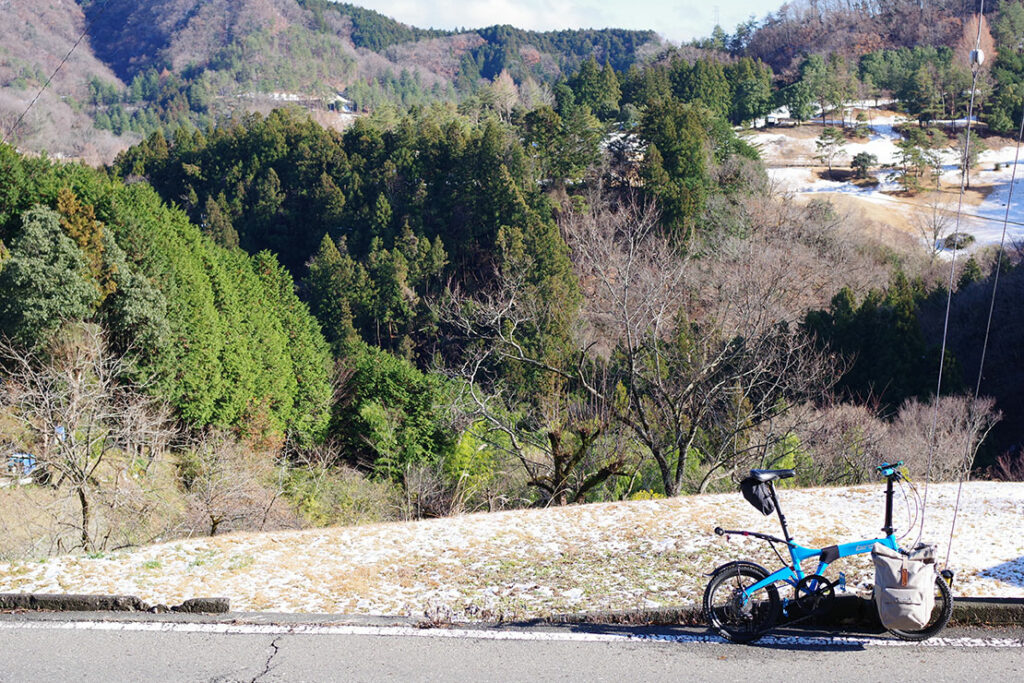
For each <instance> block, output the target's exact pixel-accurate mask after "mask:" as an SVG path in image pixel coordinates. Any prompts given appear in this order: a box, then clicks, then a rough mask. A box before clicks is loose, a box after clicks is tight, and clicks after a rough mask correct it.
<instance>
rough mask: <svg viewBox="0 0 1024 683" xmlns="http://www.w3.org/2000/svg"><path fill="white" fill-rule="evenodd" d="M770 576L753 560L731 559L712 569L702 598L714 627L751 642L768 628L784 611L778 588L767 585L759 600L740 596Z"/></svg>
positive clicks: (729, 637)
mask: <svg viewBox="0 0 1024 683" xmlns="http://www.w3.org/2000/svg"><path fill="white" fill-rule="evenodd" d="M767 576H768V571H767V570H766V569H765V568H764V567H762V566H760V565H758V564H754V563H753V562H730V563H729V564H724V565H722V566H721V567H719V568H718V569H716V570H715V571H714V572H712V574H711V580H710V581H708V585H707V588H705V589H704V600H703V607H704V618H705V619H706V620H707V622H708V625H709V626H710V627H711V628H712V630H714V631H715V632H716V633H718V635H720V636H722V637H723V638H725V639H726V640H729V641H732V642H734V643H752V642H754V641H755V640H757V639H758V638H760V637H761V636H762V635H764V634H765V633H766V632H767V631H769V630H770V629H771V628H772V627H773V626H774V625H775V623H776V622H777V621H778V620H779V614H780V613H781V611H782V603H781V601H780V600H779V590H778V588H776V587H775V586H774V585H772V586H767V587H766V588H765V589H764V598H762V599H760V600H757V599H753V598H752V599H750V600H747V601H745V602H742V601H740V599H739V598H740V594H741V591H742V590H743V589H745V588H747V587H748V586H752V585H754V584H755V583H757V582H758V581H761V580H762V579H764V578H765V577H767ZM758 595H761V591H758Z"/></svg>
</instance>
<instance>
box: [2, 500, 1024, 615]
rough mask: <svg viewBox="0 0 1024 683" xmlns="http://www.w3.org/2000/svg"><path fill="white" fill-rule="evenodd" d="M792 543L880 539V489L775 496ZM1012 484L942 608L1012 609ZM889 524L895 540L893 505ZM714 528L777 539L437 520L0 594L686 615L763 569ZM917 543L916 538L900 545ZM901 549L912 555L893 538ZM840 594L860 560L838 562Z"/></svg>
mask: <svg viewBox="0 0 1024 683" xmlns="http://www.w3.org/2000/svg"><path fill="white" fill-rule="evenodd" d="M955 497H956V485H955V484H933V485H932V486H931V489H930V491H929V494H928V514H927V518H926V524H925V534H924V538H925V539H926V540H930V541H933V542H937V543H938V544H939V546H940V557H945V552H946V541H947V539H948V537H949V530H950V521H951V518H952V510H953V503H954V500H955ZM782 501H783V506H784V510H785V511H786V514H787V517H788V518H789V520H790V524H791V526H792V529H793V532H794V535H795V537H796V539H797V540H798V542H801V543H802V544H804V545H808V546H817V547H822V546H825V545H829V544H832V543H836V542H844V541H853V540H858V539H863V538H866V537H871V536H874V535H877V534H879V527H880V526H881V524H882V510H883V502H884V492H883V488H882V486H881V485H871V486H857V487H852V488H824V489H807V490H785V491H783V492H782ZM1022 520H1024V484H1012V483H995V482H971V483H969V484H967V485H966V486H965V488H964V496H963V502H962V504H961V509H960V516H959V519H958V522H957V534H956V537H955V541H954V544H953V553H952V557H951V559H950V566H951V567H952V568H953V569H954V570H956V572H957V578H956V581H955V582H954V593H955V594H957V595H965V596H1015V597H1022V596H1024V534H1022V533H1021V531H1020V527H1021V522H1022ZM895 523H896V525H897V526H899V527H902V528H904V529H906V528H908V527H909V523H908V514H907V508H906V507H905V506H903V505H902V501H901V499H900V498H899V496H897V505H896V510H895ZM715 526H722V527H725V528H748V529H754V530H760V531H765V532H768V533H778V530H777V528H776V521H775V518H774V516H773V517H763V516H761V515H760V514H759V513H758V512H756V511H755V510H754V509H753V508H752V507H750V506H749V505H748V504H747V503H746V502H745V501H744V500H743V499H742V497H741V496H740V495H739V494H738V493H733V494H717V495H707V496H694V497H684V498H674V499H666V500H650V501H634V502H624V503H603V504H595V505H578V506H570V507H563V508H553V509H548V510H519V511H509V512H499V513H491V514H474V515H466V516H462V517H454V518H448V519H436V520H424V521H418V522H409V523H394V524H380V525H372V526H362V527H343V528H332V529H315V530H306V531H291V532H273V533H263V534H231V535H225V536H217V537H214V538H199V539H192V540H185V541H177V542H172V543H166V544H162V545H155V546H150V547H146V548H140V549H138V550H134V551H130V552H117V553H113V554H109V555H94V556H91V557H87V556H82V555H75V556H63V557H58V558H54V559H51V560H48V561H44V562H18V563H12V564H0V592H9V591H24V592H74V593H116V594H123V593H128V594H134V595H138V596H139V597H141V598H142V599H143V600H145V601H147V602H150V603H161V602H162V603H166V604H177V603H180V602H182V601H183V600H185V599H187V598H190V597H197V596H224V597H229V598H230V599H231V605H232V609H235V610H243V611H282V612H312V613H317V612H321V613H322V612H330V613H349V614H377V615H406V616H414V617H420V616H423V615H424V614H428V615H430V616H432V617H433V618H445V619H454V620H474V619H495V618H513V617H514V618H529V617H536V616H542V615H547V614H552V613H559V612H565V611H584V610H597V609H631V608H637V607H657V606H664V607H672V606H687V605H694V604H696V603H699V601H700V599H701V595H702V592H703V589H704V585H705V583H706V581H707V577H706V576H704V574H705V573H706V572H709V571H710V570H712V569H713V568H714V567H716V566H718V565H719V564H721V563H723V562H726V561H728V560H731V559H736V558H743V557H753V558H756V559H757V560H758V561H760V562H761V563H762V564H764V565H765V566H775V565H777V564H778V560H776V559H774V557H773V556H772V555H771V553H770V551H768V550H767V548H765V547H763V544H761V543H759V542H755V541H750V540H745V539H743V538H742V537H733V538H732V540H731V541H726V540H725V539H722V538H720V537H718V536H715V535H714V534H713V533H712V530H713V529H714V527H715ZM914 536H916V534H914ZM907 542H909V543H912V539H911V538H908V539H907ZM834 567H835V569H834V570H830V571H829V573H830V574H832V578H836V576H837V575H836V574H835V573H834V572H838V571H843V572H844V573H845V575H846V579H847V585H848V587H849V588H850V589H852V590H858V591H863V590H865V588H866V586H867V584H869V583H870V582H871V580H872V572H871V569H870V559H869V558H868V556H867V555H860V556H857V557H853V558H847V559H844V560H840V561H839V562H838V563H836V564H835V565H834Z"/></svg>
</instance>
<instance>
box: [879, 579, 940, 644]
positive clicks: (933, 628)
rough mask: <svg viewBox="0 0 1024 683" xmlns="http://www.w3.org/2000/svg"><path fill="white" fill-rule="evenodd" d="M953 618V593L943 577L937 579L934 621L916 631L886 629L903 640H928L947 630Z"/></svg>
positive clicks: (933, 612)
mask: <svg viewBox="0 0 1024 683" xmlns="http://www.w3.org/2000/svg"><path fill="white" fill-rule="evenodd" d="M952 616H953V593H952V591H950V590H949V586H948V585H947V584H946V580H945V579H944V578H942V575H938V576H936V577H935V607H933V608H932V619H931V621H929V622H928V625H927V626H925V627H924V628H922V629H919V630H916V631H904V630H901V629H895V628H890V629H886V630H887V631H889V633H891V634H893V635H894V636H896V637H897V638H902V639H903V640H927V639H928V638H931V637H932V636H934V635H935V634H937V633H939V632H940V631H941V630H942V629H944V628H946V624H948V623H949V619H950V617H952Z"/></svg>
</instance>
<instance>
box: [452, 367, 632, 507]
mask: <svg viewBox="0 0 1024 683" xmlns="http://www.w3.org/2000/svg"><path fill="white" fill-rule="evenodd" d="M492 348H495V347H492ZM489 355H490V354H488V353H483V354H480V353H478V354H477V355H475V356H474V357H473V358H472V359H471V360H469V361H467V362H466V363H464V364H463V366H462V367H461V369H460V371H459V373H458V374H459V377H460V379H461V380H462V381H463V384H462V386H463V392H462V396H461V400H460V403H461V411H462V412H463V414H465V415H466V416H467V417H468V418H469V419H471V420H473V421H478V422H481V423H482V424H483V425H484V426H485V428H484V429H483V430H482V431H481V438H482V439H484V440H485V441H486V443H487V444H488V445H489V446H490V447H491V448H493V449H495V450H497V451H500V452H503V453H505V454H507V455H508V456H511V457H512V458H514V459H515V460H516V461H517V462H519V463H520V465H521V467H522V471H523V472H524V473H525V474H526V484H527V485H528V486H530V487H533V488H534V489H536V490H537V491H538V492H539V493H540V499H539V503H540V504H542V505H566V504H568V503H576V502H579V501H581V500H583V499H584V497H585V496H586V495H587V494H588V493H590V492H591V491H593V490H594V489H596V488H598V487H599V486H601V485H602V484H604V483H605V482H607V481H608V480H609V479H611V478H614V477H618V476H625V474H626V472H627V471H628V469H629V467H630V465H631V464H632V463H631V459H630V458H629V453H628V449H627V448H625V447H623V444H622V443H621V440H620V439H619V438H618V437H619V436H620V434H619V433H618V432H617V431H616V430H615V429H613V422H614V418H613V415H612V414H611V411H610V410H609V408H608V406H607V404H606V402H605V401H604V395H603V392H594V391H584V392H583V396H575V397H574V396H567V395H564V394H563V395H559V396H556V397H552V398H549V399H547V400H545V401H544V402H543V405H541V406H533V405H520V406H516V407H512V406H509V405H507V404H506V402H505V398H506V396H505V392H503V391H502V387H501V386H500V385H497V386H496V385H493V384H491V385H490V390H489V391H488V390H487V389H485V386H486V384H487V383H486V382H483V381H481V380H482V378H481V375H482V374H483V372H484V368H485V366H486V362H487V360H488V356H489ZM524 355H525V354H524ZM552 372H554V373H556V374H559V375H561V376H563V377H565V378H567V379H570V380H571V383H572V385H574V386H575V387H576V388H579V381H580V380H579V377H580V374H579V373H583V372H585V370H584V369H583V368H577V369H576V372H577V375H576V376H573V375H572V374H570V373H565V372H564V371H563V370H562V369H560V368H552ZM509 393H511V392H509Z"/></svg>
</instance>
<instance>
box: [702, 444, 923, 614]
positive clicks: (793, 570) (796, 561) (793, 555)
mask: <svg viewBox="0 0 1024 683" xmlns="http://www.w3.org/2000/svg"><path fill="white" fill-rule="evenodd" d="M902 464H903V462H902V461H901V462H898V463H896V464H894V465H890V464H888V463H886V464H884V465H882V466H881V467H879V468H878V469H879V471H880V472H881V473H882V475H883V476H885V478H886V488H885V526H883V527H882V531H884V532H885V534H886V535H885V536H882V537H880V538H872V539H868V540H861V541H853V542H850V543H843V544H841V545H830V546H828V547H826V548H805V547H804V546H802V545H797V544H796V543H794V542H793V538H792V537H791V536H790V534H789V526H788V525H787V524H786V516H785V515H784V514H783V513H782V507H781V506H780V505H779V499H778V496H777V495H776V493H775V486H774V485H773V484H772V483H771V482H768V483H769V487H770V488H769V490H770V491H771V497H772V502H773V503H774V504H775V510H776V512H777V513H778V515H779V522H780V523H781V524H782V532H783V534H785V539H781V538H777V537H775V536H770V535H768V534H760V533H757V532H753V531H730V530H725V529H721V528H716V529H715V533H716V534H718V535H720V536H722V535H728V534H738V535H742V536H753V537H755V538H760V539H762V540H766V541H768V542H770V543H785V544H786V547H787V548H788V549H789V556H790V559H791V562H790V565H789V566H784V567H783V568H782V569H779V570H777V571H775V572H773V573H771V574H769V575H768V576H766V577H765V578H764V579H761V580H760V581H758V582H757V583H755V584H753V585H751V586H748V587H747V588H745V589H744V590H743V594H744V597H745V598H747V599H749V598H750V597H751V596H752V595H753V594H754V593H756V592H757V591H759V590H761V589H762V588H766V587H768V586H770V585H772V584H773V583H776V582H778V581H782V582H784V583H787V584H789V585H791V586H793V587H796V585H797V584H798V583H799V582H800V581H802V580H803V579H804V578H806V577H807V576H815V575H818V576H820V575H822V574H823V573H824V571H825V570H826V569H827V568H828V566H829V565H830V564H831V563H833V562H835V561H836V560H838V559H840V558H843V557H849V556H850V555H860V554H862V553H869V552H871V549H872V548H873V547H874V546H875V544H876V543H881V544H882V545H884V546H886V547H888V548H891V549H892V550H897V551H898V550H899V545H898V544H897V542H896V534H895V530H894V529H893V526H892V498H893V487H892V483H893V481H895V480H896V479H897V478H898V477H899V476H900V475H899V474H898V472H897V470H898V468H899V467H900V466H901V465H902ZM812 557H817V558H818V566H817V568H816V569H815V570H814V571H813V572H812V573H811V574H806V573H804V571H803V567H802V565H803V563H804V562H805V561H806V560H809V559H811V558H812ZM816 584H817V581H812V582H811V583H810V585H809V586H808V588H809V589H810V590H811V591H813V590H815V589H816V588H817V585H816Z"/></svg>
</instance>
